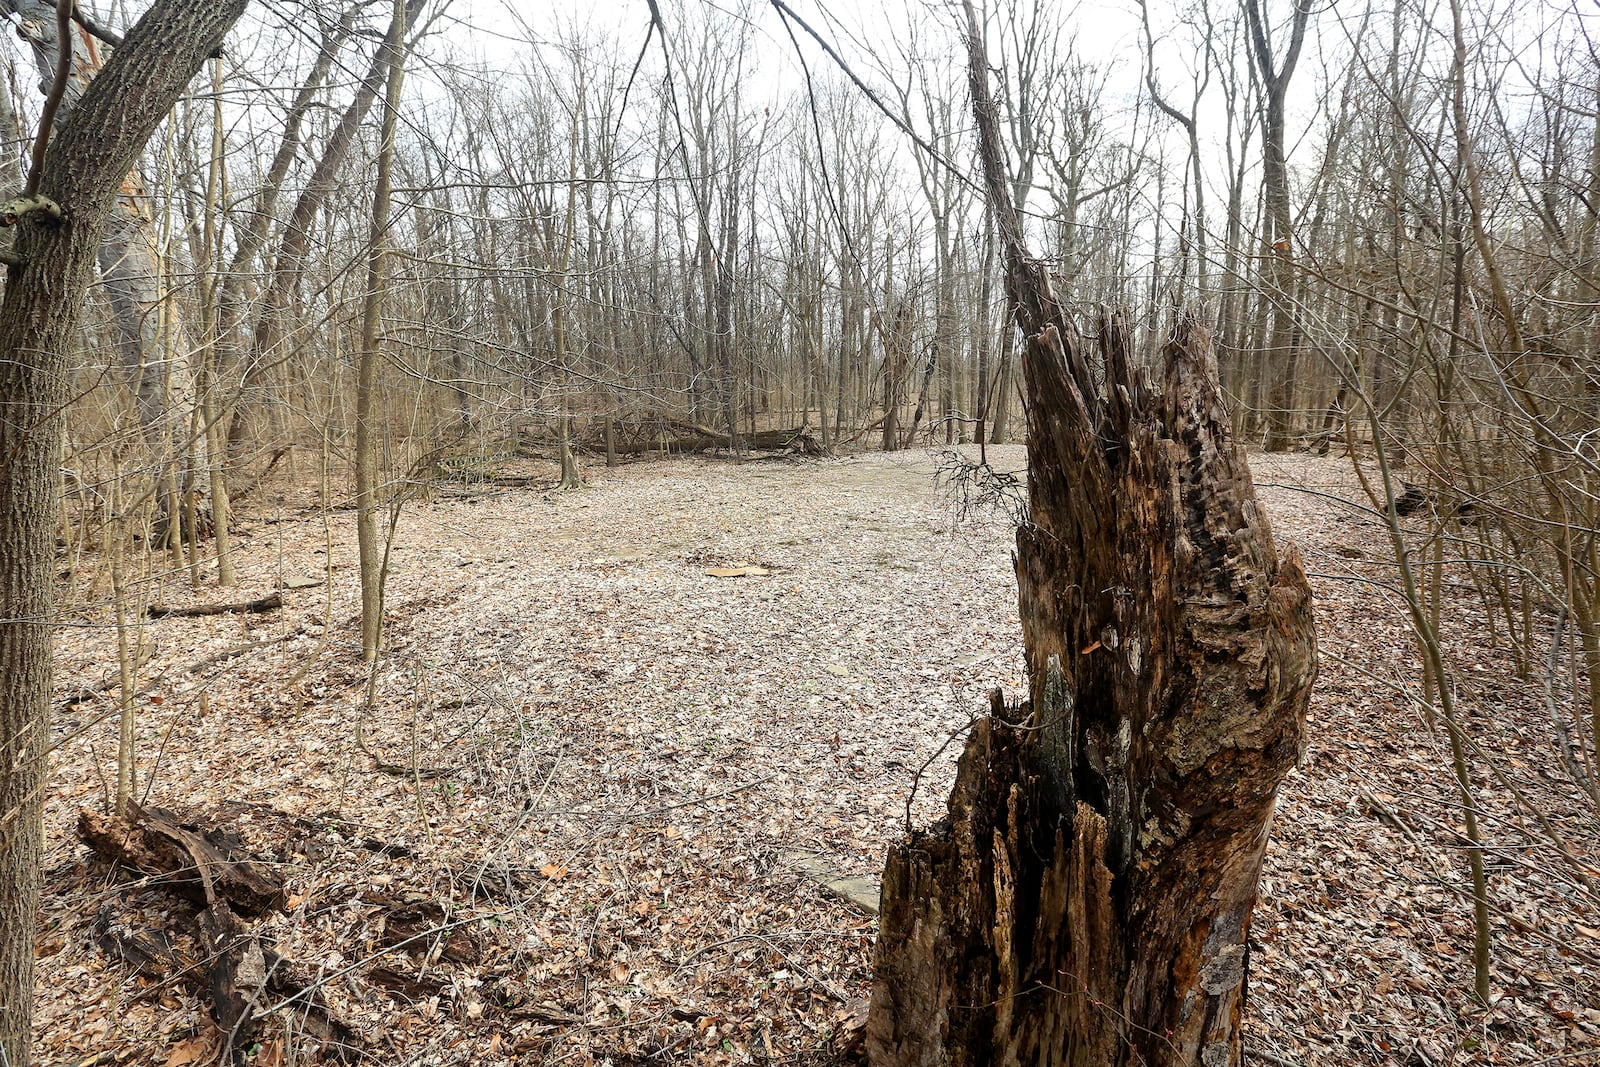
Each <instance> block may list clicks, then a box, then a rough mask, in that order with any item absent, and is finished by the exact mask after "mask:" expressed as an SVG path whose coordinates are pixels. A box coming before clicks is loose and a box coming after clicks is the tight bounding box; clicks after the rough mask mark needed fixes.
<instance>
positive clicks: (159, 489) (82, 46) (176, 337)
mask: <svg viewBox="0 0 1600 1067" xmlns="http://www.w3.org/2000/svg"><path fill="white" fill-rule="evenodd" d="M0 11H8V12H12V13H15V14H16V16H17V26H18V32H19V34H20V35H21V36H22V38H23V39H24V40H25V41H27V42H28V44H29V46H30V48H31V51H32V53H33V56H34V61H35V66H36V67H37V68H38V71H39V75H40V78H41V88H42V89H46V90H47V89H48V88H49V86H50V84H51V82H52V81H53V80H54V78H55V73H56V71H55V68H56V63H57V61H58V58H59V54H60V47H61V43H60V41H59V40H58V38H57V33H56V27H57V22H56V9H55V4H54V3H50V2H46V0H0ZM71 33H72V38H71V40H70V42H69V46H70V47H71V49H72V69H71V71H70V72H69V77H68V79H67V82H66V85H65V88H64V92H63V97H62V101H61V119H62V121H65V120H66V118H67V117H68V116H69V115H70V114H71V112H72V109H73V108H74V107H75V106H76V105H77V102H78V99H79V97H80V96H82V94H83V92H84V90H85V88H86V87H87V86H88V85H89V84H90V82H91V80H92V79H93V78H94V77H95V76H96V75H97V73H98V72H99V70H100V67H101V65H102V63H103V62H104V55H103V49H104V48H105V45H104V44H103V43H102V42H100V41H97V40H96V39H95V37H94V36H93V35H92V34H91V33H90V32H89V31H88V30H86V29H84V28H82V27H81V26H77V25H74V26H73V27H72V28H71ZM98 256H99V261H100V285H101V288H102V289H103V290H104V292H105V295H106V298H107V302H108V303H109V304H110V306H111V325H112V336H113V339H114V341H115V345H116V354H117V359H116V362H115V364H114V367H113V369H114V370H115V371H116V372H117V373H118V375H119V377H120V379H121V381H122V383H123V385H125V386H126V387H127V388H128V390H129V391H130V392H131V393H132V394H133V400H134V408H135V411H136V412H137V415H138V419H139V426H140V429H141V431H142V433H143V436H144V440H145V445H146V447H147V448H148V449H149V461H150V471H151V475H152V478H153V481H154V484H155V487H156V494H157V499H158V501H159V503H160V513H161V524H162V526H163V528H164V529H166V528H168V527H170V524H171V523H172V522H173V521H175V520H177V519H178V518H179V509H178V489H179V487H181V486H189V485H194V479H195V475H196V472H197V471H203V470H205V469H206V467H207V466H208V462H207V459H206V456H205V446H206V438H205V436H204V435H203V434H197V433H195V432H194V431H195V427H194V426H193V420H194V415H195V390H194V376H193V372H192V368H191V366H190V362H189V358H190V345H189V341H188V338H187V336H186V333H185V329H184V322H183V316H182V314H181V312H180V309H179V308H178V307H177V305H176V303H175V302H174V301H173V300H172V299H171V296H170V294H168V293H167V292H165V291H164V289H163V286H162V262H161V252H160V249H159V246H158V243H157V240H156V232H155V221H154V219H153V217H152V215H151V212H150V194H149V192H148V190H146V188H145V185H144V179H143V178H142V176H141V175H140V173H139V168H138V165H137V161H135V163H134V165H133V166H132V167H130V168H129V170H128V173H127V174H126V176H125V177H124V178H123V181H122V183H121V186H120V187H119V188H118V190H117V199H116V202H115V205H114V206H113V208H112V210H111V214H110V215H109V216H108V217H107V219H106V223H105V231H104V233H103V235H102V236H101V239H100V247H99V249H98ZM194 487H195V488H203V487H201V486H194ZM170 532H171V533H176V532H177V531H176V530H171V531H170ZM183 535H184V537H185V538H186V539H190V540H192V539H193V536H194V530H193V529H188V530H185V531H184V532H183Z"/></svg>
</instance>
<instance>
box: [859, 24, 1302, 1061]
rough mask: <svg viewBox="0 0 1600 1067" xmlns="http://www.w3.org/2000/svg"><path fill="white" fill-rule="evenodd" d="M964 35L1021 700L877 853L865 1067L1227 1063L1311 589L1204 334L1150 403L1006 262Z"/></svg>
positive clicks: (1181, 336)
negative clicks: (987, 229) (876, 919)
mask: <svg viewBox="0 0 1600 1067" xmlns="http://www.w3.org/2000/svg"><path fill="white" fill-rule="evenodd" d="M968 18H969V26H970V36H969V43H970V48H971V63H970V77H971V82H972V89H973V92H972V95H973V99H974V101H975V105H974V106H975V110H976V111H977V114H978V126H979V137H980V144H981V146H982V156H983V161H984V169H985V176H986V179H987V186H988V190H989V196H990V200H991V203H993V204H994V205H995V209H996V211H995V215H996V221H997V224H998V225H999V227H1000V231H1001V237H1002V240H1003V242H1004V247H1005V253H1006V284H1007V289H1008V291H1009V293H1010V296H1011V300H1012V305H1013V308H1014V313H1015V315H1016V317H1017V324H1018V326H1019V327H1020V328H1021V332H1022V335H1023V337H1024V338H1025V342H1024V347H1023V349H1022V372H1023V381H1024V385H1025V389H1026V393H1027V401H1028V403H1027V405H1026V410H1027V413H1028V453H1029V467H1028V480H1029V499H1030V507H1031V519H1030V521H1029V522H1028V523H1027V524H1026V525H1024V526H1023V527H1022V528H1021V529H1020V530H1019V531H1018V534H1017V555H1016V567H1017V584H1018V590H1019V601H1020V612H1021V616H1022V625H1023V638H1024V642H1025V645H1026V650H1027V663H1028V674H1029V685H1030V698H1029V700H1028V701H1027V702H1026V703H1025V704H1024V705H1023V706H1022V707H1020V708H1017V709H1014V710H1013V711H1011V712H1009V713H1007V712H1006V709H1005V708H1004V706H1003V704H1002V703H1001V702H1000V701H999V699H998V697H997V698H996V701H995V708H994V711H995V714H994V715H992V716H991V718H989V719H987V720H984V721H983V722H982V723H980V724H979V726H978V727H977V728H976V729H975V730H974V732H973V734H972V736H971V738H970V739H969V741H968V744H967V748H966V752H965V753H964V755H963V756H962V759H961V762H960V766H959V769H958V771H957V778H956V785H955V788H954V790H953V791H952V793H951V797H950V815H949V818H948V819H947V820H945V821H944V822H942V823H940V824H939V825H938V826H936V827H934V828H933V829H932V830H930V831H927V832H923V833H919V834H915V835H913V837H912V838H911V840H910V841H908V842H907V843H905V844H903V845H901V846H898V847H896V848H895V849H894V850H892V851H891V854H890V856H889V860H888V863H887V865H886V867H885V871H884V880H883V912H882V916H883V917H882V925H881V931H880V936H879V940H878V947H877V961H876V962H877V968H876V971H877V977H876V980H875V983H874V986H873V993H872V1007H871V1015H870V1018H869V1022H868V1027H867V1035H866V1040H867V1050H868V1056H869V1059H870V1061H871V1062H872V1063H874V1064H876V1065H880V1067H884V1065H895V1067H902V1065H913V1064H917V1065H920V1064H928V1065H934V1064H940V1065H961V1064H973V1065H977V1064H1063V1065H1084V1067H1109V1065H1117V1067H1121V1065H1128V1067H1132V1065H1135V1064H1138V1065H1141V1067H1163V1065H1166V1067H1179V1065H1183V1067H1195V1065H1198V1064H1205V1065H1206V1067H1225V1065H1236V1064H1238V1063H1240V1061H1241V1056H1242V1051H1241V1029H1240V1016H1241V1013H1242V1010H1243V1006H1244V986H1245V972H1246V964H1247V942H1248V934H1249V927H1250V920H1251V915H1252V912H1253V909H1254V905H1255V897H1256V886H1257V881H1258V878H1259V875H1260V870H1261V862H1262V857H1263V854H1264V850H1265V846H1266V840H1267V829H1268V826H1269V825H1270V821H1271V815H1272V809H1273V805H1274V803H1275V800H1276V796H1277V789H1278V785H1279V783H1280V782H1281V781H1282V778H1283V776H1284V775H1285V774H1286V773H1287V772H1288V769H1289V768H1290V766H1291V765H1292V764H1293V763H1294V761H1295V759H1296V758H1297V756H1298V754H1299V752H1300V747H1301V737H1302V730H1303V726H1304V721H1305V711H1306V703H1307V700H1308V697H1309V694H1310V689H1311V682H1312V679H1313V677H1314V675H1315V670H1316V645H1315V637H1314V634H1313V629H1312V622H1311V591H1310V588H1309V587H1308V586H1307V584H1306V580H1305V575H1304V573H1303V572H1302V570H1301V569H1300V566H1299V563H1298V561H1297V559H1296V557H1295V556H1294V554H1293V553H1292V552H1291V553H1290V554H1289V555H1288V556H1287V557H1286V558H1285V560H1283V561H1282V562H1281V563H1280V562H1279V561H1278V559H1277V554H1276V550H1275V548H1274V545H1273V541H1272V535H1271V532H1270V530H1269V529H1268V526H1267V523H1266V521H1265V519H1264V517H1263V516H1262V515H1261V513H1260V510H1259V508H1258V507H1257V505H1256V501H1255V494H1254V488H1253V485H1252V483H1251V480H1250V473H1249V470H1248V469H1247V468H1246V466H1245V464H1244V461H1243V457H1242V455H1241V454H1240V453H1239V452H1238V450H1236V449H1235V447H1234V446H1233V444H1232V442H1231V441H1230V440H1229V428H1228V422H1227V412H1226V410H1225V408H1224V406H1223V404H1222V402H1221V398H1220V394H1219V392H1218V387H1217V383H1216V362H1215V358H1214V357H1213V355H1212V352H1211V348H1210V340H1209V335H1208V334H1207V332H1206V331H1205V329H1204V328H1203V327H1201V326H1200V325H1199V323H1198V321H1197V320H1195V319H1194V318H1192V317H1186V318H1184V319H1183V320H1182V321H1181V322H1180V324H1179V327H1178V329H1177V331H1176V333H1175V334H1174V336H1173V337H1172V338H1171V339H1170V340H1169V341H1168V342H1167V344H1166V346H1165V350H1164V355H1165V358H1166V362H1167V370H1166V380H1165V383H1164V386H1163V388H1161V389H1157V388H1155V387H1154V386H1153V385H1152V384H1151V383H1150V382H1149V380H1148V378H1147V376H1146V375H1145V374H1144V373H1142V372H1135V371H1134V369H1133V368H1132V366H1131V365H1130V360H1129V358H1128V353H1129V351H1130V347H1131V342H1130V333H1129V329H1128V326H1127V323H1126V321H1125V320H1123V319H1121V318H1120V317H1119V318H1113V319H1112V320H1111V321H1109V322H1107V323H1104V324H1103V325H1102V329H1101V330H1100V334H1101V337H1102V348H1101V358H1100V360H1098V361H1096V362H1097V363H1098V364H1099V365H1098V366H1091V361H1090V359H1089V358H1088V355H1087V353H1086V351H1085V349H1084V345H1083V343H1082V341H1081V339H1080V337H1079V335H1078V332H1077V330H1076V329H1075V327H1074V326H1073V325H1072V323H1071V322H1070V321H1069V320H1068V318H1067V316H1066V313H1065V311H1064V309H1063V307H1062V305H1061V304H1060V303H1059V302H1058V301H1057V300H1056V298H1055V296H1054V295H1053V294H1052V292H1051V291H1050V282H1049V276H1048V274H1047V273H1046V271H1045V269H1044V268H1043V266H1042V265H1041V264H1040V262H1039V261H1037V260H1034V259H1031V258H1029V257H1028V255H1027V253H1026V249H1025V248H1024V247H1023V243H1022V236H1021V230H1020V227H1019V225H1018V222H1017V217H1016V214H1015V211H1014V210H1013V209H1012V207H1011V203H1010V200H1009V198H1008V197H1007V184H1006V182H1005V178H1004V173H1003V163H1002V162H1001V160H1002V158H1003V157H1002V155H1001V150H1000V140H999V130H998V121H997V119H996V117H995V115H994V112H993V107H992V104H990V103H989V100H990V96H989V93H988V89H987V84H986V83H987V70H986V67H985V66H984V63H983V58H982V57H983V51H982V44H981V40H980V38H979V31H978V28H977V20H976V16H975V15H974V14H973V13H972V10H971V7H970V5H969V6H968ZM1102 381H1103V382H1104V383H1105V384H1103V385H1102V384H1100V383H1101V382H1102ZM1007 720H1010V721H1009V722H1008V721H1007ZM1012 722H1017V723H1021V725H1016V726H1014V725H1012V724H1011V723H1012Z"/></svg>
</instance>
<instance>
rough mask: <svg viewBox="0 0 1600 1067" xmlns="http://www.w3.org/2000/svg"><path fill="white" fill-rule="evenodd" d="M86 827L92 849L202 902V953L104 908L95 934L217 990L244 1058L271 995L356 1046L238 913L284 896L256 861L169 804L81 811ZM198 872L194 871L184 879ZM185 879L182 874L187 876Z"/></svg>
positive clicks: (105, 943) (218, 1005)
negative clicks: (230, 852) (233, 851)
mask: <svg viewBox="0 0 1600 1067" xmlns="http://www.w3.org/2000/svg"><path fill="white" fill-rule="evenodd" d="M78 833H79V835H80V836H81V837H82V838H83V840H84V841H85V842H86V843H88V844H89V846H90V847H91V848H92V849H94V851H95V852H96V853H97V854H98V855H101V856H102V857H105V858H107V859H110V860H112V861H113V862H116V863H121V864H123V865H125V866H128V867H131V868H133V869H134V870H138V871H140V872H142V873H145V874H151V875H157V876H161V875H165V876H167V877H166V879H165V880H164V881H162V882H160V883H158V884H161V885H162V886H163V887H164V888H167V889H169V890H171V891H173V892H176V893H178V894H179V895H181V896H183V897H185V898H187V899H189V900H193V901H195V902H196V903H197V904H199V905H200V907H201V908H202V909H203V910H202V911H201V912H200V913H199V915H198V916H197V917H196V920H195V925H196V933H197V934H198V936H199V939H200V945H201V948H202V949H203V952H202V954H201V956H200V957H199V958H198V959H196V958H192V957H190V956H188V955H187V954H186V953H182V952H179V951H178V950H176V949H174V948H173V947H172V942H171V939H170V938H169V937H168V936H167V935H166V934H165V932H163V931H135V930H129V929H126V928H123V927H120V926H119V925H118V924H116V923H114V922H113V921H112V919H111V916H110V915H109V914H108V912H106V911H102V913H101V916H100V919H99V921H98V922H97V923H96V932H97V935H99V936H98V937H97V940H98V941H99V942H100V945H101V948H102V949H103V950H105V951H106V952H107V954H108V955H110V954H112V953H113V951H114V952H115V954H116V955H118V956H119V957H121V958H122V959H124V960H126V961H127V962H129V963H130V964H132V965H134V966H135V967H136V968H137V969H139V970H140V971H141V972H143V973H145V974H147V975H149V976H150V977H152V978H158V979H161V980H171V979H180V978H181V979H185V980H188V981H191V982H194V983H195V984H197V985H201V986H204V987H205V989H206V990H207V991H208V992H209V994H210V996H211V1017H212V1020H213V1021H214V1022H215V1023H216V1024H217V1029H218V1030H219V1031H220V1032H221V1033H222V1034H223V1035H224V1040H225V1047H226V1049H227V1050H228V1051H229V1052H230V1053H232V1054H233V1058H234V1060H235V1061H236V1062H243V1061H242V1058H241V1057H242V1054H243V1051H244V1050H245V1049H248V1048H249V1047H250V1046H251V1045H252V1044H253V1043H254V1041H255V1039H256V1035H257V1033H258V1031H259V1028H260V1024H261V1022H262V1018H261V1014H260V1013H261V1010H262V1009H263V1008H264V1007H266V1006H268V1004H269V1003H270V1002H277V1003H279V1004H292V1005H293V1014H294V1017H295V1026H296V1029H297V1030H298V1031H299V1032H300V1033H302V1034H305V1035H308V1036H310V1037H312V1038H314V1039H315V1040H317V1041H318V1042H320V1043H321V1044H322V1045H323V1047H324V1048H325V1049H327V1050H328V1051H331V1052H332V1053H333V1054H334V1055H336V1056H340V1057H342V1056H344V1055H345V1054H347V1053H349V1052H352V1051H354V1050H355V1045H354V1044H353V1043H352V1042H353V1039H354V1031H353V1030H351V1028H350V1027H349V1026H347V1025H346V1024H344V1023H343V1022H341V1021H339V1020H338V1019H336V1018H334V1016H333V1015H332V1014H331V1013H330V1012H329V1011H328V1008H327V1005H326V1004H325V1003H324V1002H323V1001H322V999H321V997H320V996H319V995H318V993H317V992H316V989H315V988H314V983H312V982H311V981H309V980H307V979H306V978H304V977H302V976H301V975H299V974H298V973H297V971H296V968H294V967H293V965H292V964H291V963H290V962H289V961H288V960H287V959H285V958H284V957H282V956H280V955H279V954H278V953H277V952H275V951H274V950H273V948H272V946H271V944H270V943H269V942H267V940H266V939H265V938H263V937H261V936H260V935H259V934H256V933H255V932H254V931H252V930H251V929H250V928H249V926H248V925H247V924H246V923H245V922H244V921H243V920H242V919H240V917H239V915H238V913H237V912H235V910H234V909H235V907H238V908H239V909H240V910H241V911H247V912H251V913H255V914H259V913H260V912H263V911H266V910H267V909H269V908H275V907H279V906H281V905H282V903H283V887H282V885H281V884H280V883H278V882H276V881H274V880H273V879H271V878H269V877H267V876H266V875H265V874H263V873H261V872H260V871H259V870H258V869H257V868H256V867H255V866H254V865H253V864H251V863H249V862H248V861H240V860H233V859H230V858H229V857H227V856H225V855H223V853H222V852H221V851H220V850H218V849H217V847H216V846H214V845H213V844H212V843H211V842H210V841H208V840H207V839H206V838H205V837H204V836H203V835H202V834H201V833H200V832H199V831H198V829H195V828H191V827H189V826H186V825H184V824H183V823H181V822H180V821H179V819H178V817H177V816H176V815H174V814H173V813H172V812H170V811H164V810H161V809H152V810H150V811H145V810H143V809H141V808H139V807H137V806H135V807H134V809H133V812H132V815H131V817H130V818H128V819H118V818H112V817H107V816H102V815H98V814H96V813H95V812H91V811H87V810H85V811H82V812H80V813H79V816H78ZM191 873H192V874H193V875H194V877H188V878H184V877H182V876H184V875H189V874H191ZM179 879H181V880H179Z"/></svg>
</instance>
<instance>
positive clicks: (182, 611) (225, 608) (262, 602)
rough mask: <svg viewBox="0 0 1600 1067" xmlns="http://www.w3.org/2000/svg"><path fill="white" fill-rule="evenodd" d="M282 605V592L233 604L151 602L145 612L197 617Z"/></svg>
mask: <svg viewBox="0 0 1600 1067" xmlns="http://www.w3.org/2000/svg"><path fill="white" fill-rule="evenodd" d="M281 607H283V594H282V593H268V594H267V595H266V596H264V597H260V598H258V599H256V600H243V601H240V602H238V603H235V604H194V605H191V606H189V607H186V608H185V607H174V606H173V605H171V604H151V605H150V606H149V607H148V608H146V609H145V614H146V615H148V616H150V618H152V619H172V618H180V619H187V618H198V617H200V616H203V615H233V614H237V615H259V614H261V613H262V612H266V611H276V610H278V609H279V608H281Z"/></svg>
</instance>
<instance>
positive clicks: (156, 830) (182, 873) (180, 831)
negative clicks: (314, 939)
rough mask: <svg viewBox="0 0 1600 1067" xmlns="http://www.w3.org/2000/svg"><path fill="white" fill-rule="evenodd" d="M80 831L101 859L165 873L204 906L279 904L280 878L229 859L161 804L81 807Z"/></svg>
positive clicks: (258, 908) (259, 908)
mask: <svg viewBox="0 0 1600 1067" xmlns="http://www.w3.org/2000/svg"><path fill="white" fill-rule="evenodd" d="M78 836H80V837H81V838H83V841H84V843H85V844H87V845H88V846H89V847H90V848H92V849H93V850H94V851H95V854H96V855H98V856H100V857H101V858H102V859H106V860H109V861H111V862H113V863H120V864H122V865H123V866H124V867H129V868H131V869H133V870H136V871H138V872H140V873H141V874H147V875H150V876H152V877H157V878H163V879H165V880H166V882H167V884H168V885H170V886H171V887H172V888H173V890H174V891H176V892H178V893H180V894H181V895H183V896H185V897H187V898H188V899H190V900H192V901H194V902H195V903H196V904H199V905H200V906H202V907H210V906H211V905H212V903H213V897H220V898H221V899H223V900H226V901H227V902H228V903H229V904H231V905H232V906H234V907H236V908H238V909H239V910H240V911H241V912H243V913H244V914H246V915H260V914H261V913H262V912H265V911H269V910H271V909H273V908H277V907H280V906H281V905H282V904H283V899H284V894H283V883H281V882H279V881H277V880H276V879H274V878H272V877H270V876H268V875H267V874H265V873H264V872H263V871H262V870H261V869H260V868H258V867H257V866H256V865H255V864H253V863H251V862H249V861H248V860H233V859H229V858H228V857H227V856H226V855H224V854H223V853H222V852H221V851H220V850H219V849H217V848H216V846H214V845H212V844H211V842H209V841H207V840H206V839H205V837H204V836H202V835H201V834H200V832H199V831H198V830H196V829H193V828H190V827H187V826H185V825H183V824H182V823H181V822H179V820H178V817H177V816H176V815H175V814H173V813H172V812H170V811H167V810H165V809H163V808H151V809H149V810H145V809H143V808H140V807H138V806H137V805H135V806H134V808H133V814H132V818H131V819H119V818H116V817H115V816H110V815H102V814H100V813H98V812H93V811H89V810H87V809H85V810H83V811H81V812H79V813H78ZM208 894H210V895H208Z"/></svg>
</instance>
